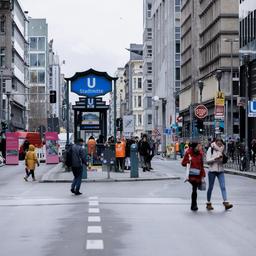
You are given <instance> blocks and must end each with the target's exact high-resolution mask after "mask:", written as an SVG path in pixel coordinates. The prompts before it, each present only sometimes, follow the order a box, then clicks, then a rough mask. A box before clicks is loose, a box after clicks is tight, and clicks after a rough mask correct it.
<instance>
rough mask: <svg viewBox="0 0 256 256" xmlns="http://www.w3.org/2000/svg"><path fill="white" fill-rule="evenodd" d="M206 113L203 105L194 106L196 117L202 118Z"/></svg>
mask: <svg viewBox="0 0 256 256" xmlns="http://www.w3.org/2000/svg"><path fill="white" fill-rule="evenodd" d="M207 115H208V109H207V107H206V106H205V105H202V104H200V105H197V106H196V108H195V116H196V117H197V118H198V119H204V118H205V117H206V116H207Z"/></svg>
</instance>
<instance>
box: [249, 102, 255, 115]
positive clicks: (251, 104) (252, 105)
mask: <svg viewBox="0 0 256 256" xmlns="http://www.w3.org/2000/svg"><path fill="white" fill-rule="evenodd" d="M248 117H256V100H253V101H249V102H248Z"/></svg>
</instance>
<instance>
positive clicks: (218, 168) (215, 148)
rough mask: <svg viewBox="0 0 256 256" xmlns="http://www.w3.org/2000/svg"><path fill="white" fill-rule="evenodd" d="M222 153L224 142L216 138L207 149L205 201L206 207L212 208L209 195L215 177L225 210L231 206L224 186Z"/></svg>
mask: <svg viewBox="0 0 256 256" xmlns="http://www.w3.org/2000/svg"><path fill="white" fill-rule="evenodd" d="M223 153H224V144H223V142H222V140H221V139H219V138H217V139H215V141H214V142H213V143H212V144H211V147H210V148H209V149H208V150H207V155H206V162H207V163H208V164H209V171H208V182H209V186H208V190H207V203H206V209H207V210H213V209H214V208H213V206H212V203H211V195H212V190H213V187H214V181H215V178H216V177H217V178H218V180H219V184H220V189H221V194H222V198H223V205H224V207H225V209H226V210H228V209H230V208H232V207H233V205H232V204H230V203H229V202H228V201H227V191H226V186H225V176H224V168H223Z"/></svg>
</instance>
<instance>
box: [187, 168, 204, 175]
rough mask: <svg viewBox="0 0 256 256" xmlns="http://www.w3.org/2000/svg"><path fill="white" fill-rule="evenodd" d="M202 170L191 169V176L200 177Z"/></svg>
mask: <svg viewBox="0 0 256 256" xmlns="http://www.w3.org/2000/svg"><path fill="white" fill-rule="evenodd" d="M200 172H201V170H199V169H196V168H190V169H189V176H199V175H200Z"/></svg>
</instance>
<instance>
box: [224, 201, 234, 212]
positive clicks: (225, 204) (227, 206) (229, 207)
mask: <svg viewBox="0 0 256 256" xmlns="http://www.w3.org/2000/svg"><path fill="white" fill-rule="evenodd" d="M223 205H224V207H225V210H228V209H231V208H232V207H233V204H230V203H229V202H223Z"/></svg>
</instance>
